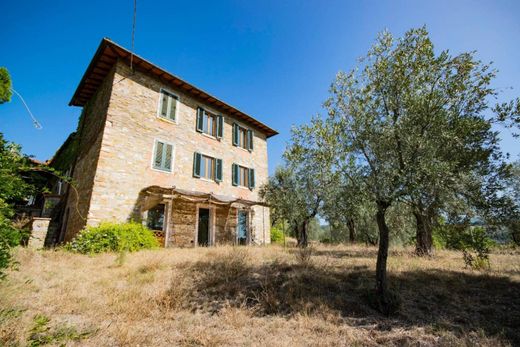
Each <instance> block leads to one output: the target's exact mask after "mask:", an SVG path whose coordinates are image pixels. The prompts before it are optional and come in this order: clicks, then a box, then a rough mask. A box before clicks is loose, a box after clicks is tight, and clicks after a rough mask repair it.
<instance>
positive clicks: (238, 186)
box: [222, 150, 256, 191]
mask: <svg viewBox="0 0 520 347" xmlns="http://www.w3.org/2000/svg"><path fill="white" fill-rule="evenodd" d="M246 151H247V150H246ZM233 164H235V165H237V166H239V167H240V166H241V167H243V168H246V169H248V170H249V169H253V170H255V175H256V169H255V168H254V167H251V166H249V165H245V164H243V163H242V162H239V161H235V162H233ZM231 167H233V166H231ZM239 173H240V169H239ZM222 176H224V175H222ZM223 180H224V178H222V181H223ZM255 180H256V177H255ZM231 181H233V171H231ZM255 185H256V182H255ZM233 187H234V188H240V189H247V190H250V191H252V190H254V188H253V189H251V188H249V187H246V186H243V185H240V184H237V185H236V186H233Z"/></svg>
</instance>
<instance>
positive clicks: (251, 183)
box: [249, 169, 255, 189]
mask: <svg viewBox="0 0 520 347" xmlns="http://www.w3.org/2000/svg"><path fill="white" fill-rule="evenodd" d="M254 187H255V169H249V189H253V188H254Z"/></svg>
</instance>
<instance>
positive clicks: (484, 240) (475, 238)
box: [460, 227, 494, 270]
mask: <svg viewBox="0 0 520 347" xmlns="http://www.w3.org/2000/svg"><path fill="white" fill-rule="evenodd" d="M460 243H461V249H462V254H463V256H464V263H465V264H466V266H467V267H471V268H473V269H476V270H479V269H483V268H489V266H490V264H489V253H490V249H491V247H493V245H494V242H493V240H491V239H490V238H489V237H488V236H487V235H486V230H485V229H484V228H481V227H477V228H473V229H468V231H467V232H465V233H463V234H462V235H461V241H460Z"/></svg>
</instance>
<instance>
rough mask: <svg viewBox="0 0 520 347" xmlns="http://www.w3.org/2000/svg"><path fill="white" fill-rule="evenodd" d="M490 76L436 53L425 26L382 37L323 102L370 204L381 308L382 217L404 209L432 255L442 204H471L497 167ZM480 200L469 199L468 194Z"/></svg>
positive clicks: (422, 250)
mask: <svg viewBox="0 0 520 347" xmlns="http://www.w3.org/2000/svg"><path fill="white" fill-rule="evenodd" d="M494 76H495V71H494V70H493V69H491V67H490V66H489V65H486V64H482V63H481V62H480V61H478V60H476V59H475V57H474V53H463V54H460V55H457V56H451V55H450V54H449V52H448V51H442V52H440V53H439V54H435V51H434V48H433V44H432V42H431V40H430V38H429V35H428V32H427V31H426V29H425V28H419V29H412V30H410V31H408V32H407V33H406V34H405V35H404V37H403V38H400V39H397V40H396V39H394V37H393V36H392V35H391V34H390V33H388V32H383V33H382V34H380V35H379V37H378V39H377V41H376V43H375V44H374V45H373V46H372V48H371V49H370V50H369V52H368V54H367V55H366V57H364V58H363V59H362V60H361V61H360V66H359V67H358V68H357V69H355V70H352V71H351V72H349V73H344V72H340V73H338V75H337V77H336V79H335V81H334V82H333V84H332V86H331V89H330V93H331V96H330V98H329V99H328V100H327V102H326V103H325V107H326V109H327V112H328V114H329V123H332V124H334V126H335V127H336V128H338V127H339V128H340V129H341V131H340V132H339V134H340V138H339V140H338V142H339V143H338V144H337V145H336V146H335V148H336V150H337V151H338V154H337V156H339V157H341V158H343V160H345V162H346V163H349V165H346V166H345V168H346V170H345V174H346V175H347V176H354V175H355V176H357V177H362V179H361V180H359V184H360V186H361V187H363V189H364V190H365V191H366V192H367V193H368V194H369V195H370V196H371V199H372V201H373V202H374V204H375V206H376V221H377V225H378V229H379V251H378V258H377V266H376V291H377V293H378V295H379V299H380V300H379V302H380V304H381V308H382V309H385V307H387V308H388V304H389V302H388V300H387V299H388V298H387V295H386V292H387V284H386V261H387V256H388V244H389V226H388V221H387V215H386V214H387V210H388V209H389V207H390V206H391V205H392V204H395V203H397V202H399V203H407V204H408V205H409V206H410V208H411V211H412V213H413V215H414V217H415V220H416V249H417V253H418V254H420V255H423V254H430V253H431V249H432V228H431V225H432V221H433V220H434V219H435V217H436V216H437V215H438V214H439V213H440V211H441V209H442V208H443V207H444V205H443V204H444V201H446V200H447V199H448V197H449V198H450V199H454V198H459V197H464V198H466V199H467V200H468V201H472V200H477V197H479V198H480V197H481V196H482V193H483V192H486V193H489V194H496V192H497V191H498V188H497V189H494V188H493V187H492V186H487V187H482V184H483V183H484V182H489V181H486V180H485V179H483V178H484V177H491V176H493V175H494V174H495V173H496V171H497V170H498V168H499V167H500V166H501V161H500V159H501V157H500V152H499V148H498V139H497V134H496V133H495V132H493V131H492V130H491V122H490V120H489V119H486V117H485V113H486V111H488V110H489V109H490V107H489V104H488V103H489V100H488V99H489V97H492V96H494V95H496V91H495V90H494V89H492V88H491V87H490V83H491V81H492V79H493V78H494ZM469 187H471V188H472V189H473V190H475V191H477V192H478V194H477V197H475V198H468V196H471V194H472V191H468V188H469Z"/></svg>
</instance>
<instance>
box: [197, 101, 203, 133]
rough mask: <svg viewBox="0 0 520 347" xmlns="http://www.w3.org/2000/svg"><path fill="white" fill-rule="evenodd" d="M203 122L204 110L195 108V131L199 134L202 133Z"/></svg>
mask: <svg viewBox="0 0 520 347" xmlns="http://www.w3.org/2000/svg"><path fill="white" fill-rule="evenodd" d="M203 121H204V109H203V108H201V107H199V108H197V131H198V132H199V133H201V132H202V123H203Z"/></svg>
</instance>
